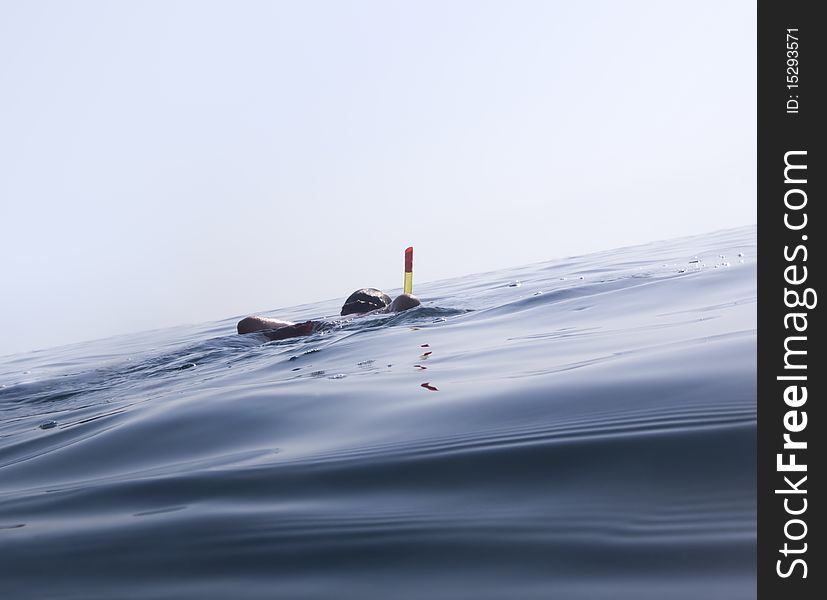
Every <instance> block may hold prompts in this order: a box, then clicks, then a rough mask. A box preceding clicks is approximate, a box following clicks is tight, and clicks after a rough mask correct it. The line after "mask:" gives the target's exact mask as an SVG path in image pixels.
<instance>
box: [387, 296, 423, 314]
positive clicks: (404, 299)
mask: <svg viewBox="0 0 827 600" xmlns="http://www.w3.org/2000/svg"><path fill="white" fill-rule="evenodd" d="M420 304H422V303H421V302H420V301H419V298H417V297H416V296H414V295H413V294H401V295H399V296H397V297H396V298H395V299H394V301H393V302H391V303H390V306H388V312H402V311H403V310H408V309H410V308H415V307H417V306H419V305H420Z"/></svg>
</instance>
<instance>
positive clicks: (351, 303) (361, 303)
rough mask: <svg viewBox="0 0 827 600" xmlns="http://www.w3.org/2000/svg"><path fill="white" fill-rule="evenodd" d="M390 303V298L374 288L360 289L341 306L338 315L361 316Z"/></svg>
mask: <svg viewBox="0 0 827 600" xmlns="http://www.w3.org/2000/svg"><path fill="white" fill-rule="evenodd" d="M390 303H391V299H390V296H388V295H387V294H386V293H384V292H383V291H381V290H377V289H376V288H362V289H361V290H356V291H355V292H353V293H352V294H351V295H350V296H348V298H347V300H345V303H344V304H343V305H342V312H341V313H340V314H341V315H342V316H345V315H353V314H363V313H366V312H370V311H372V310H376V309H378V308H385V307H386V306H387V305H388V304H390Z"/></svg>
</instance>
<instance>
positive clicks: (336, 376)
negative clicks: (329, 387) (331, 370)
mask: <svg viewBox="0 0 827 600" xmlns="http://www.w3.org/2000/svg"><path fill="white" fill-rule="evenodd" d="M345 377H347V375H345V374H344V373H336V374H335V375H330V376H329V377H328V379H344V378H345Z"/></svg>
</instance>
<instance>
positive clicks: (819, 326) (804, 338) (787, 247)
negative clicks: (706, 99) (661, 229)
mask: <svg viewBox="0 0 827 600" xmlns="http://www.w3.org/2000/svg"><path fill="white" fill-rule="evenodd" d="M818 6H819V3H817V2H790V1H787V2H785V1H783V0H775V1H760V2H759V3H758V248H759V251H758V320H759V323H758V564H757V568H758V597H759V598H761V599H775V598H790V599H795V600H806V599H809V598H827V587H825V579H827V563H825V553H824V545H825V544H827V536H825V534H824V528H823V522H824V519H823V513H824V511H827V500H826V499H825V495H824V490H827V481H825V477H826V474H825V472H824V469H823V468H822V464H823V460H824V458H823V457H824V456H825V455H827V428H825V420H827V411H825V409H824V406H825V403H827V396H825V385H824V381H825V378H827V364H824V358H823V357H824V356H825V353H824V352H819V350H820V349H822V348H823V340H822V338H823V336H824V335H825V331H824V327H823V324H824V318H823V313H824V309H825V307H824V306H821V304H822V303H827V291H825V290H824V287H823V286H822V283H823V280H824V270H825V268H827V266H826V265H825V263H824V251H823V247H824V244H823V241H822V239H823V236H824V235H827V223H825V222H824V217H823V211H821V210H820V208H821V204H822V203H824V202H827V197H825V185H824V182H825V179H827V165H825V161H824V135H825V131H824V127H823V126H822V123H823V119H822V118H821V113H822V112H823V111H825V110H827V101H825V97H824V94H823V85H822V83H821V81H820V80H822V79H823V78H824V77H825V76H827V63H826V62H825V60H824V50H825V39H827V23H825V22H823V21H821V20H819V19H818V18H817V17H816V10H815V9H816V7H818ZM821 8H822V9H823V6H822V7H821ZM822 292H823V294H822ZM819 359H820V361H821V363H820V364H819V362H818V361H819Z"/></svg>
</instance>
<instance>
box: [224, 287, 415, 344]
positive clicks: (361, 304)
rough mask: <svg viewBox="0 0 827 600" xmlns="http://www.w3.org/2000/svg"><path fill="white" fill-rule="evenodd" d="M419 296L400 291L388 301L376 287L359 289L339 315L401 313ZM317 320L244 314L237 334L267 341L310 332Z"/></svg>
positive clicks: (411, 305) (387, 297)
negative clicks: (302, 320)
mask: <svg viewBox="0 0 827 600" xmlns="http://www.w3.org/2000/svg"><path fill="white" fill-rule="evenodd" d="M419 304H420V302H419V298H417V297H416V296H414V295H413V294H401V295H400V296H397V297H396V299H394V300H393V302H391V299H390V296H388V295H387V294H386V293H384V292H383V291H381V290H377V289H376V288H362V289H360V290H356V291H355V292H353V293H352V294H351V295H350V296H348V298H347V300H345V303H344V304H343V305H342V311H341V312H340V313H339V314H340V315H341V316H343V317H344V316H347V315H356V316H364V315H368V314H379V313H393V312H402V311H403V310H408V309H409V308H414V307H415V306H419ZM320 323H321V322H320V321H304V322H302V323H293V322H291V321H280V320H278V319H269V318H267V317H244V318H243V319H241V320H240V321H239V322H238V333H241V334H244V333H261V334H263V335H265V336H266V337H267V338H268V339H270V340H284V339H287V338H292V337H301V336H303V335H310V334H311V333H313V331H315V328H316V326H317V325H319V324H320Z"/></svg>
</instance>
